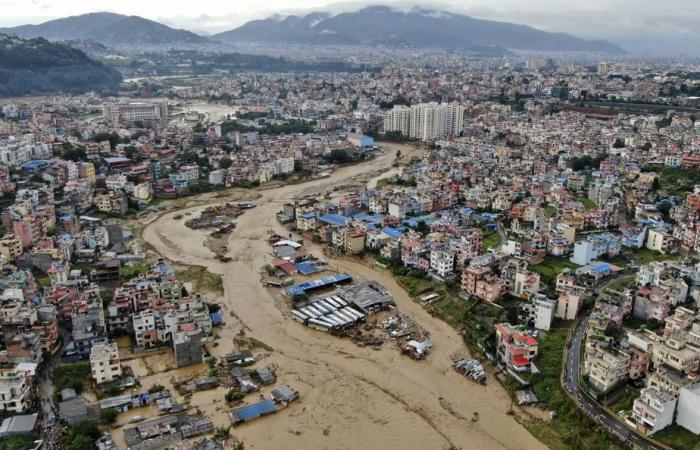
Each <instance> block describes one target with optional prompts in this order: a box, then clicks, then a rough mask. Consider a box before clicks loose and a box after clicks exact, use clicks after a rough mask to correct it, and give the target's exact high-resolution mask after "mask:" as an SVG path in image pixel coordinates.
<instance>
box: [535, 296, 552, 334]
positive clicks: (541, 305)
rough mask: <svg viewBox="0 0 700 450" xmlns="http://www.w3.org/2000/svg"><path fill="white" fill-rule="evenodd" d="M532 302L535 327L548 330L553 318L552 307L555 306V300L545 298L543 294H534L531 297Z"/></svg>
mask: <svg viewBox="0 0 700 450" xmlns="http://www.w3.org/2000/svg"><path fill="white" fill-rule="evenodd" d="M532 303H533V305H534V306H535V317H534V323H535V328H537V329H538V330H545V331H548V330H549V328H550V327H551V326H552V320H554V309H555V308H556V306H557V302H556V301H554V300H552V299H550V298H547V297H546V296H545V295H542V294H536V295H535V296H534V297H533V298H532Z"/></svg>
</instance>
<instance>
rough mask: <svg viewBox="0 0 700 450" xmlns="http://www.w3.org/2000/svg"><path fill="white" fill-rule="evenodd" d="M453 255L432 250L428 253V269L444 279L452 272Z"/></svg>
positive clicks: (449, 252)
mask: <svg viewBox="0 0 700 450" xmlns="http://www.w3.org/2000/svg"><path fill="white" fill-rule="evenodd" d="M454 267H455V255H454V253H453V252H451V251H449V250H432V251H431V252H430V269H431V270H432V271H434V272H435V273H436V274H438V275H439V276H441V277H443V278H445V277H448V276H450V275H452V273H453V272H454Z"/></svg>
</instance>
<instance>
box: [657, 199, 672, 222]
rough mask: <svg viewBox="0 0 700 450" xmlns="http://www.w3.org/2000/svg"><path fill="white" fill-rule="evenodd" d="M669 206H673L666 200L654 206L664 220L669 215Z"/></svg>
mask: <svg viewBox="0 0 700 450" xmlns="http://www.w3.org/2000/svg"><path fill="white" fill-rule="evenodd" d="M671 208H673V205H672V204H671V203H668V202H664V203H661V204H659V205H657V206H656V210H657V211H658V212H660V213H661V215H663V216H664V220H668V219H669V218H670V217H671V216H670V213H671Z"/></svg>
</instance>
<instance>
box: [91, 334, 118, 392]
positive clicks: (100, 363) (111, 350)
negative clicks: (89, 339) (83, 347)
mask: <svg viewBox="0 0 700 450" xmlns="http://www.w3.org/2000/svg"><path fill="white" fill-rule="evenodd" d="M90 366H91V368H92V378H93V379H94V380H95V383H97V384H102V383H106V382H108V381H112V380H114V379H115V378H117V377H119V376H120V375H121V373H122V369H121V366H120V365H119V350H118V348H117V344H115V343H113V342H105V343H101V344H96V345H93V346H92V349H90Z"/></svg>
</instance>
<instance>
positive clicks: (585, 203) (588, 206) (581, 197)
mask: <svg viewBox="0 0 700 450" xmlns="http://www.w3.org/2000/svg"><path fill="white" fill-rule="evenodd" d="M576 201H578V202H581V204H582V205H583V206H584V207H585V208H586V209H587V210H589V211H590V210H592V209H598V205H596V204H595V202H594V201H593V200H591V199H590V198H588V197H586V196H585V195H579V196H578V197H576Z"/></svg>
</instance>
